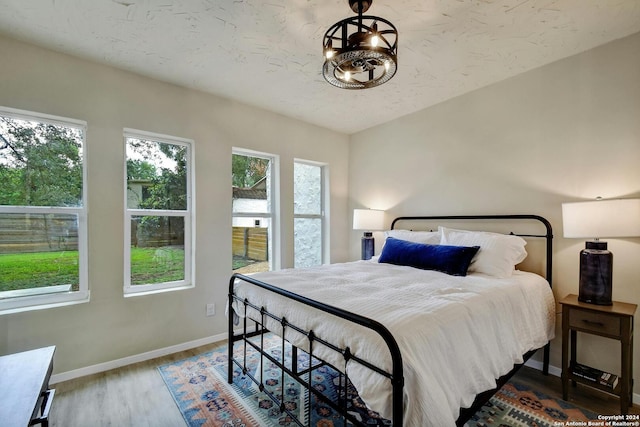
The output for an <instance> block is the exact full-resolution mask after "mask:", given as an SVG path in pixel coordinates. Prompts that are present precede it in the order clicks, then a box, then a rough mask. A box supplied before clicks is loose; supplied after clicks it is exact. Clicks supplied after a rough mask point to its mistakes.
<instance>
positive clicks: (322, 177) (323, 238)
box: [293, 158, 329, 267]
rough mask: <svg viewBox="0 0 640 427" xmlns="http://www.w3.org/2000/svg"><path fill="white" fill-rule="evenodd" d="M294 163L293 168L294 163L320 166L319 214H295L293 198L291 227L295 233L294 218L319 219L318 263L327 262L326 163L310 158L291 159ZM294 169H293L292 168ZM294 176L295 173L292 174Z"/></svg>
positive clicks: (294, 255) (294, 257) (327, 185)
mask: <svg viewBox="0 0 640 427" xmlns="http://www.w3.org/2000/svg"><path fill="white" fill-rule="evenodd" d="M293 163H294V168H295V164H296V163H300V164H303V165H309V166H317V167H319V168H320V214H297V213H296V212H295V200H294V209H293V221H294V228H293V232H294V235H295V220H296V219H299V218H300V219H305V218H308V219H320V221H321V226H320V227H321V236H320V245H321V248H320V251H321V261H320V264H321V265H322V264H327V263H328V262H329V242H328V230H329V224H328V222H329V221H328V216H327V209H328V203H329V202H328V201H329V197H328V188H329V183H328V176H329V172H328V165H327V164H326V163H321V162H315V161H312V160H303V159H298V158H296V159H294V160H293ZM294 170H295V169H294ZM294 176H295V174H294ZM294 190H295V182H294ZM294 197H295V191H294ZM295 250H296V248H295V241H294V245H293V264H294V267H295V262H296V253H295Z"/></svg>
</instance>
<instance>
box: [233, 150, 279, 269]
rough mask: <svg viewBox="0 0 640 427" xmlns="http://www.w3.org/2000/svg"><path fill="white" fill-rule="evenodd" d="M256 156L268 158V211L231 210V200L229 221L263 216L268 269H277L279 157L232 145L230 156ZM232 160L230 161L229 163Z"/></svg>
mask: <svg viewBox="0 0 640 427" xmlns="http://www.w3.org/2000/svg"><path fill="white" fill-rule="evenodd" d="M233 155H239V156H245V157H258V158H261V159H267V160H269V174H268V176H267V187H268V193H267V194H268V195H269V196H268V198H267V200H268V204H267V206H268V208H269V212H233V200H231V223H232V227H233V219H234V218H264V219H266V220H267V221H268V222H269V232H268V233H267V236H268V240H267V248H268V257H269V271H274V270H279V269H280V266H281V258H280V233H279V229H280V227H279V226H280V215H279V206H280V194H279V188H280V185H279V179H280V178H279V177H280V157H279V156H278V155H277V154H271V153H265V152H261V151H254V150H249V149H246V148H239V147H233V148H232V150H231V156H232V158H233ZM231 163H232V162H230V164H231Z"/></svg>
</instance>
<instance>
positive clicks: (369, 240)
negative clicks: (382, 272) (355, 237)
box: [362, 231, 375, 260]
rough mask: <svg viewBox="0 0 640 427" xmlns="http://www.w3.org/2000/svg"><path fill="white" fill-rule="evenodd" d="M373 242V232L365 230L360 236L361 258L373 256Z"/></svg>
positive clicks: (365, 258) (366, 258)
mask: <svg viewBox="0 0 640 427" xmlns="http://www.w3.org/2000/svg"><path fill="white" fill-rule="evenodd" d="M374 243H375V241H374V240H373V233H372V232H370V231H367V232H365V233H364V236H363V237H362V259H363V260H369V259H371V257H373V251H374Z"/></svg>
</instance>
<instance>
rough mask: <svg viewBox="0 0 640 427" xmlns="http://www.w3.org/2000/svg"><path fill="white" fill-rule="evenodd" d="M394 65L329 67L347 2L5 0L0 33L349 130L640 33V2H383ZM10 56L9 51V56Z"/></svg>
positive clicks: (379, 11)
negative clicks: (390, 73)
mask: <svg viewBox="0 0 640 427" xmlns="http://www.w3.org/2000/svg"><path fill="white" fill-rule="evenodd" d="M367 14H369V15H377V16H380V17H383V18H386V19H388V20H390V21H391V22H393V23H394V25H395V26H396V27H397V28H398V32H399V38H398V43H399V48H398V72H397V74H396V75H395V77H394V78H393V79H392V80H391V81H389V82H388V83H386V84H384V85H382V86H380V87H377V88H373V89H367V90H356V91H353V90H344V89H338V88H335V87H333V86H331V85H329V84H328V83H326V82H325V81H324V79H323V77H322V72H321V68H322V62H323V57H322V37H323V35H324V32H325V31H326V30H327V29H328V28H329V27H330V26H331V25H332V24H334V23H335V22H337V21H339V20H341V19H344V18H347V17H350V16H353V12H351V9H350V8H349V6H348V1H347V0H0V34H4V35H8V36H10V37H13V38H16V39H19V40H24V41H28V42H32V43H35V44H38V45H42V46H45V47H48V48H51V49H54V50H57V51H61V52H66V53H69V54H72V55H76V56H80V57H84V58H89V59H91V60H95V61H98V62H102V63H106V64H110V65H112V66H115V67H119V68H123V69H126V70H130V71H133V72H136V73H139V74H143V75H147V76H151V77H154V78H157V79H161V80H164V81H168V82H172V83H176V84H179V85H182V86H187V87H191V88H196V89H200V90H203V91H206V92H210V93H214V94H217V95H221V96H224V97H227V98H232V99H236V100H238V101H242V102H245V103H248V104H250V105H254V106H258V107H262V108H265V109H268V110H271V111H275V112H278V113H281V114H284V115H287V116H290V117H294V118H297V119H300V120H304V121H306V122H310V123H314V124H317V125H320V126H323V127H327V128H330V129H334V130H337V131H340V132H345V133H349V134H350V133H354V132H357V131H360V130H363V129H366V128H369V127H371V126H375V125H377V124H380V123H384V122H386V121H388V120H391V119H394V118H397V117H400V116H403V115H406V114H409V113H412V112H414V111H418V110H421V109H423V108H426V107H429V106H431V105H434V104H436V103H439V102H442V101H444V100H446V99H449V98H452V97H454V96H458V95H461V94H463V93H465V92H468V91H471V90H474V89H477V88H480V87H482V86H486V85H488V84H491V83H494V82H497V81H500V80H503V79H505V78H508V77H511V76H514V75H516V74H519V73H522V72H524V71H527V70H530V69H532V68H535V67H539V66H541V65H544V64H548V63H550V62H553V61H556V60H558V59H561V58H564V57H567V56H570V55H574V54H576V53H579V52H582V51H585V50H588V49H590V48H593V47H595V46H598V45H601V44H604V43H607V42H609V41H612V40H615V39H618V38H621V37H624V36H627V35H630V34H633V33H636V32H639V31H640V0H375V1H374V2H373V5H372V6H371V9H369V11H368V12H367ZM10 60H11V59H10V58H2V61H10Z"/></svg>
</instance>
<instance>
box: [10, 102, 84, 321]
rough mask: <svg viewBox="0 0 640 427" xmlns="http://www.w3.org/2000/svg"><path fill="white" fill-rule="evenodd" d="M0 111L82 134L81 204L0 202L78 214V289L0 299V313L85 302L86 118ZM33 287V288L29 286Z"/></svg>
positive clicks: (17, 210) (16, 210)
mask: <svg viewBox="0 0 640 427" xmlns="http://www.w3.org/2000/svg"><path fill="white" fill-rule="evenodd" d="M0 115H2V116H4V117H11V118H14V119H18V120H27V121H37V122H40V123H46V124H51V125H55V126H65V127H71V128H75V129H78V130H80V132H81V134H82V198H81V200H82V202H81V206H76V207H63V206H8V205H0V213H9V214H24V213H35V214H40V215H42V214H64V215H77V218H78V264H79V265H78V290H77V291H63V292H54V293H46V292H45V293H39V294H35V295H30V293H29V292H24V294H25V295H24V296H17V297H14V298H10V299H2V300H0V315H1V314H10V313H17V312H22V311H30V310H41V309H47V308H53V307H60V306H65V305H71V304H80V303H84V302H89V298H90V291H89V274H88V271H89V267H88V265H89V262H88V227H87V212H88V207H87V182H88V181H87V156H88V149H87V122H86V121H84V120H78V119H72V118H67V117H61V116H54V115H50V114H44V113H38V112H34V111H27V110H19V109H16V108H9V107H3V106H0ZM29 289H36V288H29Z"/></svg>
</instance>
